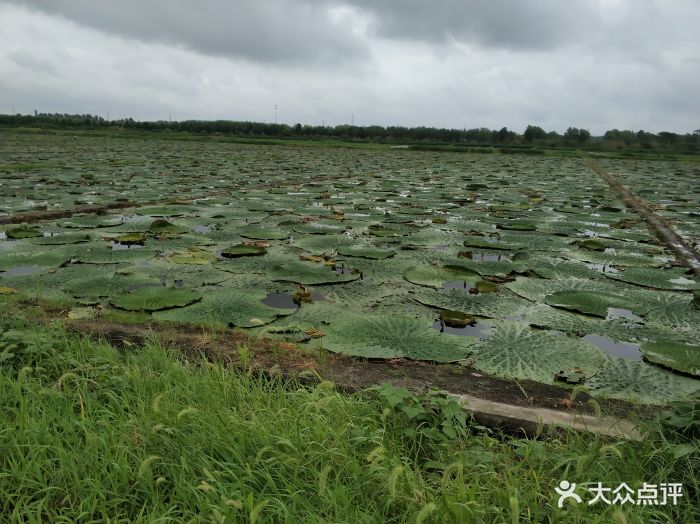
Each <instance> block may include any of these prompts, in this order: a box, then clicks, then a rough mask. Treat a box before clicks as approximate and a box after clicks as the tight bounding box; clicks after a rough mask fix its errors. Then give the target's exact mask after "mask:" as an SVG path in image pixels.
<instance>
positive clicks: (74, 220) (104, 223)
mask: <svg viewBox="0 0 700 524" xmlns="http://www.w3.org/2000/svg"><path fill="white" fill-rule="evenodd" d="M121 223H122V218H121V217H118V216H104V217H102V216H74V217H71V218H69V219H66V220H63V221H61V222H59V224H58V225H59V226H61V227H66V228H71V229H92V228H97V227H111V226H117V225H119V224H121Z"/></svg>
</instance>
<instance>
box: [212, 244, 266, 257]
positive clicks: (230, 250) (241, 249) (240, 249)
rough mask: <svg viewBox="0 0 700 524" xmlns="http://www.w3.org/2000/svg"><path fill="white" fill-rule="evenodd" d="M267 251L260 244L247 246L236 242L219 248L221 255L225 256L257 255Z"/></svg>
mask: <svg viewBox="0 0 700 524" xmlns="http://www.w3.org/2000/svg"><path fill="white" fill-rule="evenodd" d="M265 253H267V249H265V248H264V247H261V246H249V245H246V244H236V245H234V246H231V247H227V248H226V249H222V250H221V256H222V257H225V258H238V257H259V256H261V255H264V254H265Z"/></svg>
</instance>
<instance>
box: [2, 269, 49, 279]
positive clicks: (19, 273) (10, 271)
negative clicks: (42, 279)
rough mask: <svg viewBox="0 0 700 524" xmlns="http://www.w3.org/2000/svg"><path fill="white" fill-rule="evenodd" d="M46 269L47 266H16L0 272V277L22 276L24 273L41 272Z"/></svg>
mask: <svg viewBox="0 0 700 524" xmlns="http://www.w3.org/2000/svg"><path fill="white" fill-rule="evenodd" d="M47 269H48V268H45V267H38V266H17V267H13V268H10V269H8V270H7V271H3V272H0V277H23V276H25V275H34V274H36V273H42V272H44V271H46V270H47Z"/></svg>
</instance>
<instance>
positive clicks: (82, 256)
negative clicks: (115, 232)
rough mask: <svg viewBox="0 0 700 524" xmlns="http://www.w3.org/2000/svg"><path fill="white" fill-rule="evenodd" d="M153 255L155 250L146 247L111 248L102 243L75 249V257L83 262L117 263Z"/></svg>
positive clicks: (143, 258)
mask: <svg viewBox="0 0 700 524" xmlns="http://www.w3.org/2000/svg"><path fill="white" fill-rule="evenodd" d="M153 256H155V251H153V250H152V249H148V248H139V249H112V248H111V247H109V246H105V245H102V244H92V245H90V247H84V248H81V249H79V250H77V251H76V255H75V258H76V260H77V261H78V262H81V263H83V264H119V263H120V262H133V261H135V260H145V259H148V258H152V257H153Z"/></svg>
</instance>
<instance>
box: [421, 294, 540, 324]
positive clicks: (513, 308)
mask: <svg viewBox="0 0 700 524" xmlns="http://www.w3.org/2000/svg"><path fill="white" fill-rule="evenodd" d="M413 298H414V299H415V300H416V301H418V302H420V303H421V304H425V305H426V306H432V307H437V308H440V309H451V310H455V311H461V312H462V313H466V314H468V315H474V316H477V317H488V318H505V317H509V316H512V315H516V314H517V313H518V312H519V311H520V310H521V309H522V308H524V307H526V306H527V305H528V302H527V301H526V300H523V299H522V298H520V297H518V296H517V295H515V294H513V293H510V292H508V291H506V292H503V293H486V294H478V295H470V294H469V293H465V292H464V291H462V290H459V289H446V290H433V289H420V290H418V291H416V293H415V294H414V295H413Z"/></svg>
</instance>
